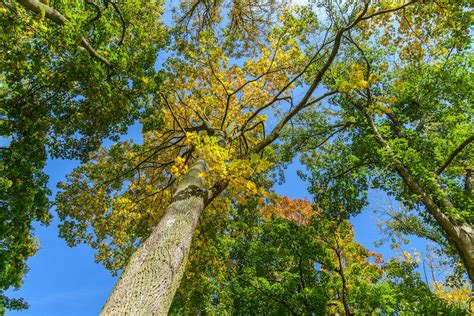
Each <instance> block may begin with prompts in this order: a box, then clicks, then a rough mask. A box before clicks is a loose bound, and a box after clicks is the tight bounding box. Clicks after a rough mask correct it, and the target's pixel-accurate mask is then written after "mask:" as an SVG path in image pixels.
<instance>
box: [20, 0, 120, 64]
mask: <svg viewBox="0 0 474 316" xmlns="http://www.w3.org/2000/svg"><path fill="white" fill-rule="evenodd" d="M17 1H18V3H19V4H20V5H21V6H22V7H24V8H25V9H27V10H29V11H32V12H34V13H37V14H43V12H44V16H45V17H46V18H48V19H49V20H51V21H53V22H55V23H56V24H58V25H61V26H63V25H64V24H65V23H66V22H67V18H66V17H65V16H64V15H62V14H61V13H59V12H58V11H56V10H55V9H53V8H51V7H50V6H47V5H45V4H43V3H41V2H39V1H38V0H17ZM80 45H81V46H82V47H83V48H84V49H85V50H87V51H88V52H89V54H90V55H91V56H92V57H93V58H95V59H97V60H99V61H100V62H101V63H103V64H105V65H106V66H107V67H110V68H113V67H112V64H111V63H110V62H109V61H108V60H107V59H106V58H105V57H104V56H102V55H101V54H99V53H98V52H97V51H96V50H95V49H94V48H93V47H92V46H91V45H90V44H89V42H88V41H87V40H86V39H85V37H84V36H81V43H80Z"/></svg>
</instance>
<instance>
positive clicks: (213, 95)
mask: <svg viewBox="0 0 474 316" xmlns="http://www.w3.org/2000/svg"><path fill="white" fill-rule="evenodd" d="M237 3H240V2H237ZM271 4H273V2H269V3H263V4H262V5H261V6H260V5H258V4H257V5H256V6H255V7H253V6H252V5H250V6H248V7H246V6H244V7H243V9H242V8H241V9H242V10H243V11H242V10H240V11H239V10H237V12H244V13H243V14H240V15H239V14H237V15H235V14H234V13H235V12H236V11H235V10H230V12H231V17H234V16H240V17H243V16H247V17H248V16H252V17H254V16H257V18H255V19H250V22H248V21H247V22H245V21H244V22H245V23H244V22H242V20H239V21H241V22H242V23H243V24H237V25H239V27H241V28H243V29H246V27H247V25H249V24H248V23H250V25H252V26H253V25H255V24H252V23H256V25H261V26H262V30H263V31H262V32H256V34H252V35H253V36H250V37H246V36H240V35H241V34H242V33H238V32H237V33H236V32H233V31H232V30H233V28H232V25H234V26H235V24H232V23H230V26H229V25H228V23H227V22H229V21H226V19H222V18H221V14H222V13H221V12H228V11H227V8H228V6H227V5H226V4H223V5H222V6H221V7H219V6H218V5H217V4H214V5H208V3H207V2H199V1H198V2H191V3H190V4H188V3H187V2H186V3H185V4H184V5H183V7H184V9H185V15H184V17H185V18H184V19H180V21H185V23H184V27H183V29H184V31H185V33H184V34H182V33H180V32H179V30H178V31H177V32H178V37H177V39H176V41H175V49H174V51H175V52H176V55H174V56H172V57H171V58H170V59H169V60H168V62H167V63H166V65H165V68H166V70H167V71H168V78H167V82H166V83H164V84H163V85H162V86H161V87H160V91H159V92H158V95H159V96H160V97H161V99H160V100H161V101H160V104H159V105H158V106H157V108H158V109H157V110H156V111H155V112H154V113H152V112H150V113H149V116H148V117H147V118H144V119H143V121H142V122H143V124H144V143H143V144H141V145H137V144H131V143H119V144H116V145H115V146H113V147H112V148H111V149H110V150H105V149H102V150H101V151H99V152H98V153H97V154H96V155H95V156H93V157H92V158H93V159H92V161H91V162H89V163H88V164H85V165H83V166H81V167H79V168H78V169H76V170H75V171H74V172H73V174H72V175H71V176H70V177H69V179H68V183H63V184H61V189H62V192H61V193H60V194H59V196H58V198H57V203H58V212H59V214H60V217H61V218H62V220H63V225H62V228H61V229H62V233H61V234H62V235H63V236H64V237H65V238H66V240H67V241H68V242H69V243H70V244H71V245H74V244H76V243H79V242H85V243H87V244H89V245H91V246H92V247H94V248H96V249H97V250H98V254H97V257H96V259H97V260H99V261H104V262H105V264H106V266H107V267H109V268H111V269H112V270H114V271H116V270H118V269H121V268H124V272H123V273H122V275H121V278H120V280H119V281H118V283H117V285H116V287H115V288H114V291H113V292H112V294H111V296H110V298H109V300H108V301H107V303H106V305H105V306H104V309H103V310H102V314H104V315H106V314H113V313H126V312H129V313H134V312H138V311H140V313H145V314H164V313H166V312H167V311H168V309H169V306H170V304H171V302H172V298H173V296H174V293H175V291H176V289H177V288H178V286H179V283H180V280H181V277H182V275H183V272H184V269H185V265H186V262H187V258H188V254H189V249H190V247H191V240H192V236H193V233H194V230H195V227H196V225H197V221H198V219H199V216H200V214H201V212H202V211H203V209H204V208H205V207H207V206H208V205H210V204H211V203H212V202H213V201H214V200H216V199H218V198H219V199H220V197H222V198H228V199H230V200H232V199H236V200H240V201H245V200H246V199H248V196H252V195H256V194H258V195H259V196H260V197H261V199H263V198H265V196H266V193H265V191H264V190H262V189H261V188H260V187H258V186H257V185H255V183H254V182H253V181H252V180H251V178H250V177H251V176H252V177H261V176H263V175H261V173H262V171H264V170H266V169H267V168H268V167H269V166H268V163H267V162H268V161H269V159H268V157H269V155H270V156H271V150H270V147H269V145H271V144H272V143H273V142H275V141H276V140H277V139H278V138H279V136H280V134H281V132H282V130H283V128H284V127H285V126H286V125H287V124H288V122H290V120H292V119H294V118H296V117H297V116H298V115H301V114H303V113H304V112H306V111H308V110H309V109H310V108H311V107H315V106H317V105H318V104H319V103H320V102H321V101H322V100H324V99H326V98H328V97H329V96H333V95H336V94H337V93H338V90H337V89H333V88H334V85H333V84H331V82H330V78H331V73H332V72H333V71H335V67H337V64H338V63H335V62H336V61H337V60H338V59H341V58H342V56H340V54H342V53H344V52H349V51H350V50H349V47H352V45H353V43H352V42H351V41H349V40H347V38H348V36H349V35H350V34H352V33H358V34H359V33H360V34H361V36H362V35H363V36H368V35H366V34H365V33H364V32H363V30H362V28H360V27H359V26H360V24H361V23H363V22H364V21H370V20H372V19H377V20H378V19H380V18H381V17H384V16H385V15H388V16H392V15H393V14H394V12H398V11H401V10H404V9H407V8H409V7H411V6H416V8H417V10H418V11H416V12H417V13H419V14H423V15H425V14H426V15H427V18H428V17H431V16H436V15H437V11H435V8H436V4H435V3H428V4H425V3H416V1H410V2H406V3H403V4H401V5H400V6H392V5H391V4H390V3H385V2H380V3H376V4H369V3H368V2H367V3H361V2H357V1H354V2H347V3H345V4H344V5H343V6H333V4H332V2H324V1H323V2H320V3H319V2H318V5H319V9H318V10H320V12H323V13H325V14H326V16H327V19H318V18H317V15H316V13H315V11H313V10H312V8H311V7H310V6H308V7H302V8H298V7H296V8H292V7H290V8H286V7H283V9H282V10H274V11H271V10H270V11H268V10H264V11H263V13H262V14H261V15H260V14H259V12H260V13H261V11H260V9H259V8H260V7H261V8H268V7H271ZM231 7H232V6H231ZM425 7H426V9H425ZM249 10H250V11H249ZM254 11H255V12H254ZM189 12H194V15H191V18H189V19H188V18H187V17H188V13H189ZM268 12H270V13H268ZM409 12H412V11H409ZM254 13H255V15H254ZM267 13H268V14H267ZM262 16H264V17H265V18H261V17H262ZM203 17H210V18H212V19H204V18H203ZM267 18H272V19H274V20H271V21H273V22H274V23H267V22H268V19H267ZM209 21H211V22H210V23H207V22H209ZM232 21H235V20H234V19H232V18H231V19H230V22H232ZM209 25H212V26H213V27H209ZM186 26H188V27H186ZM255 29H257V28H255ZM248 33H249V34H251V32H248ZM236 34H240V35H239V36H237V35H236ZM410 34H411V33H410ZM351 54H353V53H352V52H351ZM358 74H359V71H358V70H357V69H355V68H354V75H358ZM324 87H326V88H328V89H324ZM301 91H303V93H302V94H301ZM297 95H302V97H300V98H297ZM162 108H163V110H161V109H162ZM269 111H272V112H271V113H272V119H275V120H276V123H275V124H271V125H272V128H271V130H270V132H269V133H268V134H267V133H266V132H267V130H266V128H265V121H266V115H265V113H266V112H267V113H268V112H269ZM161 115H164V116H165V118H166V119H165V125H164V126H163V127H161V128H157V127H155V126H153V124H152V123H153V122H154V120H155V117H159V116H161ZM351 124H352V123H351V121H342V122H336V124H335V125H334V126H339V127H341V126H349V125H351ZM334 126H328V127H327V128H328V129H333V128H334ZM262 202H263V201H262ZM143 293H146V295H144V294H143Z"/></svg>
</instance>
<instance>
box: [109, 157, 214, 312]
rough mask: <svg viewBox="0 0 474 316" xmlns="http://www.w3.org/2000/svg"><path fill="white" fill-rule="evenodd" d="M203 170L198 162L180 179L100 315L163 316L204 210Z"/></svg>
mask: <svg viewBox="0 0 474 316" xmlns="http://www.w3.org/2000/svg"><path fill="white" fill-rule="evenodd" d="M206 170H207V163H206V162H205V161H204V160H202V159H200V160H197V161H196V162H195V163H194V164H193V165H192V166H191V168H190V169H189V171H188V172H187V173H186V174H185V175H184V176H182V178H181V179H180V181H179V184H178V188H177V190H176V192H175V194H174V196H173V200H172V202H171V204H170V205H169V206H168V208H167V209H166V211H165V214H164V216H163V218H162V219H161V221H160V223H159V224H158V226H157V227H156V228H155V229H154V231H153V232H152V233H151V235H150V237H148V239H147V240H146V241H145V242H144V243H143V245H142V246H141V247H140V248H139V249H138V250H137V251H136V252H135V253H134V254H133V255H132V257H131V259H130V262H129V263H128V264H127V266H126V268H125V270H124V271H123V273H122V275H121V277H120V279H119V280H118V282H117V284H116V285H115V287H114V289H113V291H112V294H111V295H110V297H109V299H108V300H107V302H106V304H105V306H104V307H103V309H102V311H101V313H100V315H147V316H148V315H167V313H168V309H169V308H170V305H171V302H172V300H173V297H174V294H175V292H176V290H177V288H178V287H179V284H180V281H181V278H182V276H183V273H184V269H185V266H186V262H187V259H188V254H189V249H190V246H191V241H192V237H193V233H194V229H195V227H196V224H197V221H198V218H199V215H200V214H201V212H202V210H203V209H204V207H205V202H206V195H205V193H206V191H205V189H204V179H203V178H202V177H200V176H199V173H201V172H203V171H206Z"/></svg>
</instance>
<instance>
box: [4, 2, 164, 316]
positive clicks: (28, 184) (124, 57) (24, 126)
mask: <svg viewBox="0 0 474 316" xmlns="http://www.w3.org/2000/svg"><path fill="white" fill-rule="evenodd" d="M47 2H48V3H49V1H47ZM47 2H46V1H44V2H39V1H35V0H31V1H30V0H19V1H2V3H1V4H0V14H1V16H0V25H1V29H2V31H1V33H0V38H1V40H0V56H1V58H0V60H1V61H0V69H1V71H0V97H1V102H0V104H1V105H0V136H1V139H2V147H1V148H0V170H1V176H0V245H1V247H0V248H1V249H0V313H3V311H4V308H20V307H22V308H23V307H25V304H24V302H22V301H15V300H13V301H10V300H8V299H7V298H6V297H4V296H3V295H2V293H3V291H4V290H6V289H8V288H9V287H18V286H20V284H21V280H22V276H23V274H24V273H25V272H26V270H27V266H26V264H25V261H26V259H27V258H28V257H29V256H32V255H33V254H34V253H35V252H36V251H37V248H38V245H37V241H36V239H35V238H34V236H33V228H32V225H33V223H34V222H39V223H41V224H47V223H49V221H50V219H51V215H50V214H49V212H48V211H49V207H50V203H49V201H48V195H49V194H50V192H49V190H48V188H47V180H48V177H47V176H46V175H45V174H44V173H43V167H44V165H45V162H46V159H47V157H61V158H74V159H83V160H85V159H86V158H87V157H88V154H89V152H90V151H92V150H94V149H96V148H97V147H98V146H99V145H100V144H101V142H102V140H103V139H104V138H106V137H114V136H116V135H117V134H118V133H121V132H124V131H126V130H127V127H128V125H130V124H131V123H133V122H134V120H135V119H136V118H137V117H138V116H139V114H140V113H141V112H144V110H145V109H146V108H147V105H149V103H150V102H151V101H150V99H151V97H152V96H151V95H150V94H149V91H150V90H155V89H156V85H157V84H159V82H160V80H161V79H160V76H159V74H158V73H157V72H156V71H155V70H154V67H153V65H154V63H155V60H156V55H157V51H158V50H159V49H160V48H161V47H162V46H163V44H164V42H165V32H164V29H163V26H162V25H161V22H160V16H161V12H162V9H161V3H159V2H147V3H142V2H141V1H140V2H139V1H127V3H123V4H118V3H116V2H113V1H100V2H96V1H84V2H71V1H51V2H50V3H49V5H48V4H46V3H47ZM138 4H140V5H138ZM138 19H140V23H136V21H138ZM3 141H5V144H3Z"/></svg>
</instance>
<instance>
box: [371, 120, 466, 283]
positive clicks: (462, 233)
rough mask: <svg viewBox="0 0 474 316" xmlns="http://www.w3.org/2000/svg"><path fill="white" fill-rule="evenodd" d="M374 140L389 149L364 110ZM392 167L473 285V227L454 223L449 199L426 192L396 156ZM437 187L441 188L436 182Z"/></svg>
mask: <svg viewBox="0 0 474 316" xmlns="http://www.w3.org/2000/svg"><path fill="white" fill-rule="evenodd" d="M364 114H365V117H366V118H367V122H368V123H369V126H370V128H371V129H372V133H373V135H374V138H375V140H376V141H377V142H378V143H379V145H380V146H381V147H382V148H385V149H387V150H389V151H391V148H390V146H389V145H388V144H387V142H386V141H385V139H384V138H383V137H382V135H381V134H380V133H379V131H378V129H377V126H376V125H375V122H374V120H373V118H372V116H371V115H370V114H369V113H367V112H364ZM392 162H393V167H394V169H395V170H396V171H397V173H398V174H399V176H400V177H401V178H402V179H403V181H404V183H405V185H406V186H407V187H408V188H409V189H410V191H411V192H413V193H414V194H416V195H418V196H419V197H420V198H421V201H422V202H423V204H424V205H425V207H426V209H427V210H428V211H429V212H430V213H431V214H432V215H433V217H434V218H435V220H436V222H437V223H438V225H439V226H440V227H441V228H442V229H443V231H444V232H445V234H446V236H447V237H448V238H449V239H450V240H451V242H453V244H454V246H455V247H456V250H457V252H458V254H459V257H460V258H461V261H462V263H463V265H464V267H465V268H466V272H467V274H468V276H469V279H470V281H471V284H473V285H474V227H473V226H472V225H471V224H469V223H456V222H454V221H452V220H451V219H450V218H449V217H448V216H447V215H446V214H445V213H444V212H443V210H448V209H452V208H454V206H453V205H452V203H451V201H449V199H448V198H447V197H446V196H443V195H442V194H441V195H440V196H438V197H437V198H436V199H435V198H434V197H433V196H432V195H431V194H429V193H428V192H426V191H425V190H424V189H423V188H422V187H421V186H420V185H419V184H418V182H417V181H416V180H415V179H414V178H413V177H412V176H411V174H410V172H409V170H408V169H407V168H406V167H405V165H404V164H403V163H402V162H401V161H400V160H399V159H398V158H396V157H393V158H392ZM438 186H439V189H440V190H442V188H441V185H440V184H439V183H438Z"/></svg>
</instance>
